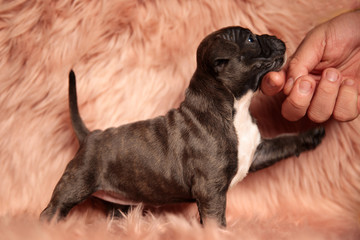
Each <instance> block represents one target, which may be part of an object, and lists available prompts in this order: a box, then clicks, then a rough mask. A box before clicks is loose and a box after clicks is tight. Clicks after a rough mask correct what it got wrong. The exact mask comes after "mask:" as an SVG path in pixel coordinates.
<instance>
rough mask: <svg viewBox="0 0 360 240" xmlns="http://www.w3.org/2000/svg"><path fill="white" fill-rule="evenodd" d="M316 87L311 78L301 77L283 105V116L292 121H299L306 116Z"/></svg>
mask: <svg viewBox="0 0 360 240" xmlns="http://www.w3.org/2000/svg"><path fill="white" fill-rule="evenodd" d="M315 87H316V82H315V80H314V79H313V78H311V77H310V76H303V77H300V78H299V79H298V80H297V81H296V82H295V84H294V87H293V89H292V91H291V92H290V94H289V96H288V97H287V98H286V99H285V101H284V102H283V104H282V109H281V113H282V115H283V116H284V117H285V118H286V119H288V120H290V121H297V120H299V119H300V118H302V117H303V116H305V114H306V111H307V109H308V107H309V105H310V102H311V99H312V97H313V94H314V91H315Z"/></svg>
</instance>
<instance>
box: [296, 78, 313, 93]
mask: <svg viewBox="0 0 360 240" xmlns="http://www.w3.org/2000/svg"><path fill="white" fill-rule="evenodd" d="M310 90H311V83H310V82H308V81H301V82H300V84H299V92H300V93H302V94H308V93H310Z"/></svg>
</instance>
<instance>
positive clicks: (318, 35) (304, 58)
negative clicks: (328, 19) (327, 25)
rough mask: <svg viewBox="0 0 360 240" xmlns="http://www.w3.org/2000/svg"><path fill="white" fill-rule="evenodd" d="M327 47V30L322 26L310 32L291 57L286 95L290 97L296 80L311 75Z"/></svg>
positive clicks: (285, 88)
mask: <svg viewBox="0 0 360 240" xmlns="http://www.w3.org/2000/svg"><path fill="white" fill-rule="evenodd" d="M325 46H326V34H325V29H324V27H322V26H321V25H320V26H319V27H317V28H315V29H313V30H312V31H310V32H309V33H308V34H307V35H306V37H305V38H304V40H303V41H302V42H301V44H300V46H299V47H298V49H297V50H296V51H295V53H294V55H293V56H292V57H291V59H290V62H289V66H288V71H287V81H286V84H285V86H284V93H285V94H286V95H289V93H290V92H291V90H292V88H293V86H294V83H295V82H296V80H297V79H298V78H299V77H301V76H305V75H309V73H310V72H311V71H312V70H313V69H314V68H315V67H316V66H317V65H318V64H319V62H320V61H321V59H322V56H323V53H324V50H325Z"/></svg>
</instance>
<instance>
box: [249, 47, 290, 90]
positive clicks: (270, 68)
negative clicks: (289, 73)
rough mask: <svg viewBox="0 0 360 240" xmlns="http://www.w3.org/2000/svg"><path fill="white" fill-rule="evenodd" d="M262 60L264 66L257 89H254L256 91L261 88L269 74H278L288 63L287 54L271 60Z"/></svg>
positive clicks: (258, 77)
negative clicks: (262, 82) (263, 80)
mask: <svg viewBox="0 0 360 240" xmlns="http://www.w3.org/2000/svg"><path fill="white" fill-rule="evenodd" d="M259 60H260V59H259ZM261 60H262V61H263V64H262V66H261V68H262V71H260V72H259V74H258V76H257V79H256V84H255V89H254V90H255V91H256V90H257V89H258V88H259V87H260V85H261V81H262V79H263V78H264V76H265V75H266V74H267V73H269V72H278V71H280V70H281V69H282V68H283V67H284V65H285V63H286V54H285V53H284V54H280V55H278V56H276V57H271V59H265V58H263V59H261ZM261 60H260V61H261Z"/></svg>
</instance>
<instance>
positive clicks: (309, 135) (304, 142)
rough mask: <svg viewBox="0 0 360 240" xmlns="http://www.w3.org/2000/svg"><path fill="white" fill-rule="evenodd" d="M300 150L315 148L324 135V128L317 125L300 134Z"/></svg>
mask: <svg viewBox="0 0 360 240" xmlns="http://www.w3.org/2000/svg"><path fill="white" fill-rule="evenodd" d="M300 136H301V148H302V149H301V150H302V151H307V150H312V149H315V148H316V147H317V146H318V145H319V144H320V143H321V141H322V139H323V138H324V137H325V128H324V127H318V128H314V129H311V130H309V131H306V132H304V133H301V134H300Z"/></svg>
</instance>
